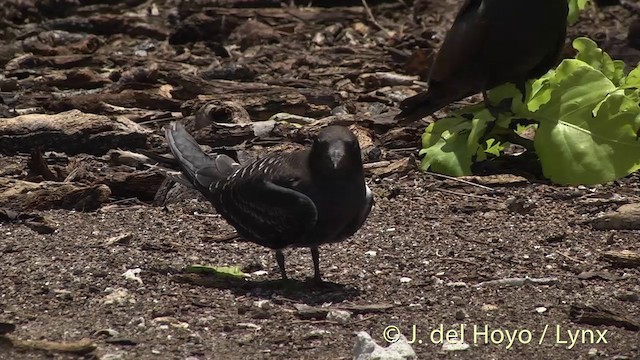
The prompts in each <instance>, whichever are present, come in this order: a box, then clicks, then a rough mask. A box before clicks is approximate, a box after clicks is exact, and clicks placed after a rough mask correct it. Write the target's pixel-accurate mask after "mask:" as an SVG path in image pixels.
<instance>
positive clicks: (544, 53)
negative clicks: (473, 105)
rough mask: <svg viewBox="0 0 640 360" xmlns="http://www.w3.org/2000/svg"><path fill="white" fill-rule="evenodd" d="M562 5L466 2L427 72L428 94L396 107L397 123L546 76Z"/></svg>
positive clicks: (556, 54)
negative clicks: (398, 107)
mask: <svg viewBox="0 0 640 360" xmlns="http://www.w3.org/2000/svg"><path fill="white" fill-rule="evenodd" d="M567 15H568V4H567V0H465V2H464V4H463V5H462V8H461V9H460V10H459V12H458V14H457V15H456V19H455V21H454V23H453V25H452V26H451V29H450V30H449V32H448V33H447V35H446V37H445V39H444V42H443V44H442V46H441V47H440V50H439V51H438V54H437V55H436V59H435V61H434V64H433V66H432V68H431V69H430V76H429V87H428V89H427V91H425V92H422V93H419V94H417V95H415V96H413V97H410V98H407V99H405V100H404V101H402V102H401V103H400V109H401V110H402V112H401V113H400V114H398V115H397V116H396V118H397V119H403V120H405V121H417V120H419V119H421V118H423V117H425V116H428V115H431V114H432V113H434V112H436V111H438V110H440V109H441V108H443V107H444V106H446V105H448V104H450V103H452V102H454V101H458V100H461V99H463V98H465V97H467V96H471V95H473V94H476V93H478V92H483V95H484V96H485V102H486V91H487V90H489V89H492V88H494V87H496V86H498V85H502V84H504V83H508V82H509V83H515V84H516V85H517V86H518V87H519V88H520V89H522V88H523V86H524V82H525V81H526V80H528V79H531V78H537V77H540V76H542V75H543V74H545V73H546V72H547V71H548V70H549V69H550V68H552V67H553V66H555V65H556V64H557V63H558V61H559V60H560V55H561V53H562V49H563V47H564V42H565V37H566V27H567Z"/></svg>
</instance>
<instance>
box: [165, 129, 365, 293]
mask: <svg viewBox="0 0 640 360" xmlns="http://www.w3.org/2000/svg"><path fill="white" fill-rule="evenodd" d="M165 136H166V138H167V141H168V143H169V147H170V149H171V152H172V153H173V155H174V156H175V158H176V160H177V161H178V163H179V164H180V167H181V169H182V173H183V174H184V175H185V176H186V178H187V179H188V181H189V182H190V183H191V185H193V186H194V187H195V188H196V189H198V190H199V191H200V192H201V193H202V194H203V195H204V196H205V197H206V198H207V199H208V200H209V201H210V202H211V203H212V204H213V206H214V207H215V208H216V210H217V211H218V213H219V214H220V215H221V216H222V217H223V218H224V219H225V220H226V221H227V222H228V223H229V224H231V225H232V226H233V227H235V228H236V230H237V231H238V233H239V234H240V235H241V236H242V237H244V238H245V239H246V240H249V241H251V242H254V243H256V244H259V245H262V246H266V247H268V248H271V249H274V250H275V252H276V260H277V262H278V266H279V267H280V273H281V275H282V278H283V279H286V278H287V275H286V270H285V264H284V255H283V253H282V250H283V249H284V248H286V247H309V248H311V255H312V258H313V265H314V272H315V274H314V279H315V280H316V281H320V280H321V276H320V265H319V252H318V246H320V245H321V244H325V243H332V242H338V241H343V240H345V239H347V238H348V237H350V236H351V235H353V234H354V233H355V232H356V231H357V230H358V229H359V228H360V227H361V226H362V225H363V223H364V221H365V220H366V218H367V216H368V215H369V212H370V211H371V207H372V205H373V196H372V193H371V191H370V190H369V188H368V187H367V186H366V184H365V181H364V171H363V169H362V159H361V156H360V146H359V144H358V140H357V138H356V137H355V135H354V134H353V133H352V132H351V131H349V130H348V129H347V128H344V127H341V126H329V127H326V128H323V129H322V130H320V132H319V134H318V136H317V137H316V138H315V140H314V142H313V145H312V146H311V148H308V149H305V150H301V151H294V152H291V153H280V154H274V155H271V156H267V157H265V158H263V159H260V160H257V161H255V162H253V163H251V164H248V165H245V166H241V165H240V164H238V163H236V162H235V161H234V160H233V159H232V158H230V157H228V156H226V155H214V156H209V155H207V154H205V153H204V152H203V151H202V149H201V148H200V146H199V145H198V143H197V142H196V141H195V139H193V137H191V135H189V133H187V131H186V130H185V128H184V127H183V126H182V125H181V124H179V123H172V124H171V125H170V126H169V127H168V128H166V129H165Z"/></svg>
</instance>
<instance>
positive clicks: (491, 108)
mask: <svg viewBox="0 0 640 360" xmlns="http://www.w3.org/2000/svg"><path fill="white" fill-rule="evenodd" d="M482 98H483V99H484V106H485V107H486V108H487V110H489V113H491V116H493V117H494V118H495V119H496V120H495V121H490V122H489V123H488V124H487V129H486V130H485V135H487V134H489V133H490V132H491V130H493V127H494V126H495V125H496V122H497V121H498V115H500V109H498V107H496V106H493V104H491V101H489V95H488V94H487V90H482ZM483 138H484V137H483Z"/></svg>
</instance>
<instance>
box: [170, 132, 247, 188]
mask: <svg viewBox="0 0 640 360" xmlns="http://www.w3.org/2000/svg"><path fill="white" fill-rule="evenodd" d="M164 133H165V137H166V138H167V142H168V143H169V148H170V149H171V152H172V153H173V156H174V157H175V158H176V160H177V161H178V163H179V164H180V168H181V169H182V173H183V174H184V175H185V176H186V177H187V179H189V181H190V182H191V183H192V184H193V186H195V187H196V188H197V189H199V190H208V189H209V186H210V185H211V184H213V183H215V182H218V181H220V180H222V179H225V178H226V177H228V176H229V175H231V174H233V172H234V171H235V170H236V169H237V168H238V167H240V164H238V163H237V162H235V161H234V160H233V159H232V158H230V157H229V156H227V155H220V154H216V155H213V156H209V155H207V154H206V153H205V152H204V151H202V148H200V145H198V143H197V142H196V140H195V139H194V138H193V137H192V136H191V135H189V133H188V132H187V130H186V129H185V128H184V126H183V125H182V124H180V123H177V122H172V123H171V124H170V125H169V126H168V127H166V128H165V130H164Z"/></svg>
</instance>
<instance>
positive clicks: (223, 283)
mask: <svg viewBox="0 0 640 360" xmlns="http://www.w3.org/2000/svg"><path fill="white" fill-rule="evenodd" d="M173 280H174V281H176V282H181V283H188V284H192V285H197V286H203V287H208V288H215V289H222V290H231V291H233V292H234V294H236V295H238V296H242V295H247V294H250V296H253V297H258V298H265V299H270V298H273V297H274V296H281V297H284V298H287V299H290V300H294V301H299V302H302V303H305V304H308V305H320V304H323V303H326V302H340V301H344V300H350V299H353V298H355V297H357V296H359V295H360V290H358V289H357V288H354V287H350V286H347V285H342V284H337V283H333V282H327V281H323V282H321V283H318V282H316V281H313V280H307V281H301V280H294V279H288V280H248V279H244V278H240V277H235V276H219V275H211V274H198V273H189V272H182V273H179V274H176V275H174V276H173Z"/></svg>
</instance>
